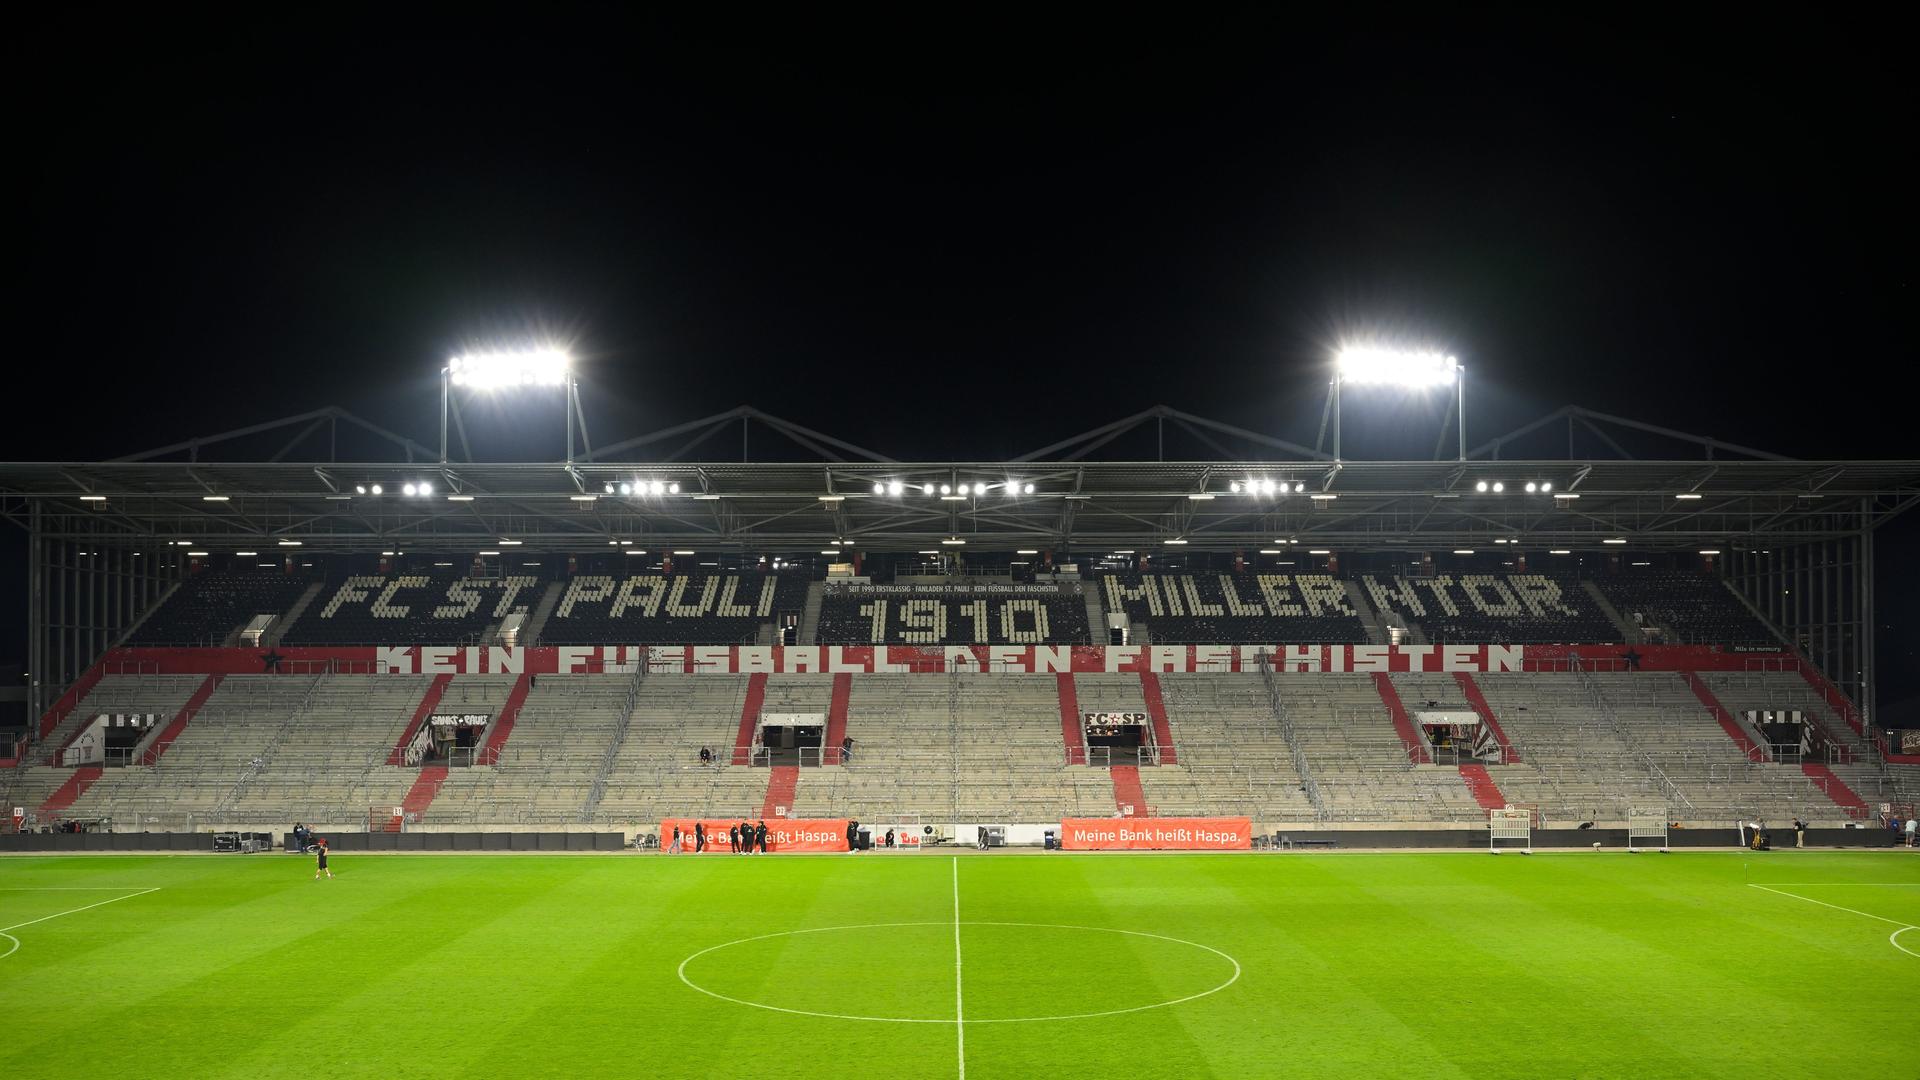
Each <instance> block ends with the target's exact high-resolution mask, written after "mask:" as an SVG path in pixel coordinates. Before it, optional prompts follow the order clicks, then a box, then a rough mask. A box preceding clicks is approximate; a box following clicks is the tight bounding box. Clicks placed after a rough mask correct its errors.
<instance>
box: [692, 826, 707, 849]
mask: <svg viewBox="0 0 1920 1080" xmlns="http://www.w3.org/2000/svg"><path fill="white" fill-rule="evenodd" d="M705 850H707V823H706V822H704V821H696V822H694V823H693V853H694V854H695V855H698V854H700V853H701V852H703V851H705Z"/></svg>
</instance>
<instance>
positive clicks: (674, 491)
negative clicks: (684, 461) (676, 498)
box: [667, 480, 680, 495]
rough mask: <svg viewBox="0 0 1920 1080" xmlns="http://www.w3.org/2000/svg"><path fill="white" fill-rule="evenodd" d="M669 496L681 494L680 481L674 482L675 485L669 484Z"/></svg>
mask: <svg viewBox="0 0 1920 1080" xmlns="http://www.w3.org/2000/svg"><path fill="white" fill-rule="evenodd" d="M667 494H669V495H678V494H680V481H678V480H675V481H674V482H673V483H671V484H668V485H667Z"/></svg>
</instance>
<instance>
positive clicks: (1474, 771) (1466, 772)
mask: <svg viewBox="0 0 1920 1080" xmlns="http://www.w3.org/2000/svg"><path fill="white" fill-rule="evenodd" d="M1460 779H1462V780H1465V781H1466V782H1467V791H1468V792H1469V793H1471V794H1472V795H1473V801H1474V802H1477V803H1479V804H1480V808H1481V809H1482V810H1498V809H1500V808H1501V807H1503V806H1505V805H1507V799H1506V796H1504V795H1502V794H1500V785H1498V784H1496V783H1494V782H1493V777H1491V776H1489V775H1487V767H1486V766H1485V765H1462V766H1460Z"/></svg>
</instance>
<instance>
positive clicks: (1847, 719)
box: [1800, 659, 1866, 738]
mask: <svg viewBox="0 0 1920 1080" xmlns="http://www.w3.org/2000/svg"><path fill="white" fill-rule="evenodd" d="M1800 677H1801V678H1802V679H1805V680H1806V683H1807V685H1808V686H1811V687H1813V689H1814V690H1815V691H1816V692H1817V693H1818V694H1819V695H1820V696H1821V697H1822V698H1823V699H1825V700H1826V703H1827V708H1829V709H1832V710H1833V712H1834V715H1836V716H1838V717H1839V718H1840V719H1841V721H1842V722H1843V723H1845V724H1846V725H1847V726H1848V727H1849V728H1852V729H1853V733H1854V734H1855V735H1856V736H1859V737H1861V738H1865V737H1866V731H1865V725H1863V724H1862V723H1861V722H1860V710H1858V709H1856V708H1854V707H1853V702H1852V701H1850V700H1848V698H1847V695H1845V694H1843V693H1841V692H1840V688H1839V687H1837V686H1835V685H1833V683H1831V682H1829V681H1828V680H1827V677H1826V676H1825V675H1823V674H1821V673H1820V670H1819V669H1818V668H1815V667H1814V666H1813V665H1812V664H1809V663H1807V662H1806V661H1805V660H1804V659H1803V660H1801V661H1800Z"/></svg>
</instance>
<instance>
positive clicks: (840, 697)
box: [788, 672, 853, 805]
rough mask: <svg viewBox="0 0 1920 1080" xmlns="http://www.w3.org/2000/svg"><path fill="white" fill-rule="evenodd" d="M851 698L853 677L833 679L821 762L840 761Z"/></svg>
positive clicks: (844, 676) (839, 676) (835, 677)
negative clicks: (825, 739) (848, 703)
mask: <svg viewBox="0 0 1920 1080" xmlns="http://www.w3.org/2000/svg"><path fill="white" fill-rule="evenodd" d="M852 696H853V676H851V675H848V674H846V673H844V672H842V673H841V674H839V675H835V676H834V677H833V696H832V697H831V698H829V699H828V702H827V741H826V744H825V745H824V746H823V747H822V748H821V749H822V750H823V751H824V752H823V753H822V754H821V755H820V760H821V761H822V762H834V763H836V764H837V763H838V762H839V761H840V743H841V740H843V739H845V738H846V737H847V700H848V699H849V698H851V697H852ZM788 805H792V804H788Z"/></svg>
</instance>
